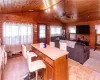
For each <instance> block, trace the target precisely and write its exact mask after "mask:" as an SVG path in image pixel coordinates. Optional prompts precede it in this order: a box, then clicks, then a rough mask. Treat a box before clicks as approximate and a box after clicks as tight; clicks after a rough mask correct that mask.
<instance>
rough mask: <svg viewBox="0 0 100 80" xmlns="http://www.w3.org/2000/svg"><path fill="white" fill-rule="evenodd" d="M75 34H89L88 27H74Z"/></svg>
mask: <svg viewBox="0 0 100 80" xmlns="http://www.w3.org/2000/svg"><path fill="white" fill-rule="evenodd" d="M76 33H77V34H90V26H89V25H76Z"/></svg>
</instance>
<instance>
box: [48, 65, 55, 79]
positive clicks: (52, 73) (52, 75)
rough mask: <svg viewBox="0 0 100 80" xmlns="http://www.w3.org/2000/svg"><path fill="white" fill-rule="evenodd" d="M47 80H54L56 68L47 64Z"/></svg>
mask: <svg viewBox="0 0 100 80" xmlns="http://www.w3.org/2000/svg"><path fill="white" fill-rule="evenodd" d="M46 73H47V80H54V68H53V67H51V66H50V65H49V64H46Z"/></svg>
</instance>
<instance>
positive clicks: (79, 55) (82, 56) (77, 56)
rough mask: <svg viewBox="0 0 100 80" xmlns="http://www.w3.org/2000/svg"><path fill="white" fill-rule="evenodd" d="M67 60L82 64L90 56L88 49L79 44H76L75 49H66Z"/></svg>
mask: <svg viewBox="0 0 100 80" xmlns="http://www.w3.org/2000/svg"><path fill="white" fill-rule="evenodd" d="M67 51H68V52H69V55H68V56H69V58H71V59H73V60H75V61H77V62H79V63H81V64H83V63H84V62H85V61H86V60H87V59H89V56H90V47H89V46H86V45H85V44H83V43H81V42H76V44H75V47H74V48H72V47H68V46H67Z"/></svg>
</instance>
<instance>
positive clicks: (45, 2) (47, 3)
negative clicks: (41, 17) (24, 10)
mask: <svg viewBox="0 0 100 80" xmlns="http://www.w3.org/2000/svg"><path fill="white" fill-rule="evenodd" d="M43 3H44V6H45V8H48V7H50V5H49V1H48V0H43Z"/></svg>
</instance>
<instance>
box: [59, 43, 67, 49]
mask: <svg viewBox="0 0 100 80" xmlns="http://www.w3.org/2000/svg"><path fill="white" fill-rule="evenodd" d="M60 49H61V50H64V51H67V43H63V42H60Z"/></svg>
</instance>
